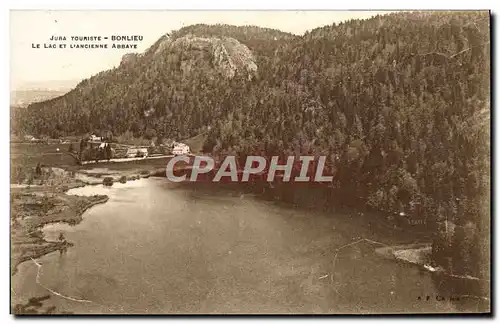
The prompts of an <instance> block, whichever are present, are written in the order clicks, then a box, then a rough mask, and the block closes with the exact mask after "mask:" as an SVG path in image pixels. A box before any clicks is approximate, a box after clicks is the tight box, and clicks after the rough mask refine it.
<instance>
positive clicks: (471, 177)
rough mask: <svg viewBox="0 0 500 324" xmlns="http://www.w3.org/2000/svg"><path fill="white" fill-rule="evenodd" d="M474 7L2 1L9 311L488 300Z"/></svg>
mask: <svg viewBox="0 0 500 324" xmlns="http://www.w3.org/2000/svg"><path fill="white" fill-rule="evenodd" d="M490 19H491V17H490V12H488V11H391V12H386V11H160V10H157V11H146V10H142V11H140V10H123V11H118V10H116V11H114V10H105V11H98V10H95V11H91V10H89V11H85V10H73V11H57V10H52V11H51V10H12V11H11V12H10V36H11V37H10V54H11V57H10V62H11V78H10V81H11V82H10V87H11V89H10V94H11V100H10V134H11V138H10V140H11V141H10V157H11V169H10V205H11V214H10V244H11V254H10V269H11V284H10V286H11V288H10V289H11V292H10V295H11V313H12V314H15V315H26V314H144V315H151V314H164V315H174V314H249V315H252V314H284V315H288V314H330V315H335V314H349V315H368V314H408V315H409V314H457V313H477V314H488V313H490V312H491V304H490V299H491V291H490V287H491V273H490V269H491V262H490V257H491V248H490V241H491V228H490V225H491V222H490V206H491V202H490V149H491V145H490V65H491V63H490V60H491V57H490V48H491V45H490Z"/></svg>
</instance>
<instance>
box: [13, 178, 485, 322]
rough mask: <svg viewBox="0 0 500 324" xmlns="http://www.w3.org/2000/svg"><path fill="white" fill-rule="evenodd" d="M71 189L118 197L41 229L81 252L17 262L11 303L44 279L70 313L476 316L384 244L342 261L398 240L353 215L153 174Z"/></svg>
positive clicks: (470, 303) (33, 292)
mask: <svg viewBox="0 0 500 324" xmlns="http://www.w3.org/2000/svg"><path fill="white" fill-rule="evenodd" d="M68 193H69V194H75V195H92V194H106V195H108V196H109V197H110V199H109V201H108V202H107V203H105V204H101V205H97V206H95V207H92V208H91V209H89V210H88V211H86V212H85V213H84V215H83V216H84V219H83V221H82V222H81V223H80V224H78V225H76V226H69V225H65V224H53V225H48V226H46V227H45V229H44V231H45V235H46V237H47V239H49V240H55V239H57V236H58V235H59V233H60V232H61V231H62V232H64V233H65V235H66V238H67V239H68V240H69V241H71V242H73V243H75V246H74V247H72V248H70V249H69V250H68V251H67V253H65V254H62V255H61V254H60V253H58V252H56V253H51V254H49V255H46V256H44V257H42V258H40V259H38V260H37V261H38V262H39V263H40V264H41V265H42V266H41V268H40V270H39V267H38V266H37V265H36V264H35V263H34V262H25V263H23V264H21V265H20V266H19V271H18V273H17V274H16V275H14V276H13V278H12V302H13V304H15V303H18V302H26V300H27V299H28V298H30V297H33V296H42V295H46V294H48V293H49V292H48V291H47V290H45V289H44V288H43V287H42V286H41V285H39V284H37V283H36V276H37V272H38V271H39V282H40V283H41V284H42V285H43V286H45V287H47V288H49V289H51V290H53V291H55V292H57V293H58V294H60V295H61V296H57V295H54V294H51V296H52V297H51V298H50V299H49V300H48V301H47V303H46V304H47V306H52V305H53V306H56V308H57V311H70V312H74V313H127V314H130V313H204V314H207V313H379V312H384V313H387V312H389V313H398V312H453V311H461V310H462V311H463V310H468V311H477V310H478V309H477V307H478V305H477V301H474V300H467V301H462V302H459V303H457V302H453V301H450V300H448V299H447V300H444V301H436V296H443V291H442V289H439V285H437V284H436V280H435V278H433V276H435V275H432V274H431V273H428V272H425V271H421V270H420V269H419V268H418V267H416V266H413V265H410V264H405V263H400V262H394V261H392V260H387V259H384V258H382V257H380V256H379V255H378V254H376V253H375V248H377V247H380V246H381V245H377V244H373V243H369V242H361V243H358V244H354V245H351V246H348V247H346V248H343V249H341V250H340V251H339V252H338V255H337V257H336V258H335V254H336V253H337V252H336V250H337V249H338V248H340V247H342V246H344V245H346V244H349V243H352V242H355V241H357V240H360V239H362V238H367V239H370V240H375V241H379V242H381V243H394V242H390V241H389V240H391V241H394V238H391V237H390V235H389V234H388V233H375V230H374V229H373V228H372V227H371V226H370V224H369V222H366V221H362V220H359V219H356V218H350V217H349V216H348V215H343V214H335V213H332V212H330V213H321V212H318V211H308V210H298V209H293V208H290V207H285V206H280V205H278V204H276V203H273V202H267V201H262V200H259V199H257V198H255V197H252V196H250V195H240V194H236V193H234V192H233V193H230V192H207V191H196V190H188V189H179V188H177V189H176V188H172V187H169V184H168V183H167V181H166V180H165V179H153V178H150V179H141V180H138V181H133V182H128V183H126V184H120V183H115V184H114V185H113V187H110V188H108V187H103V186H102V185H99V186H87V187H83V188H77V189H72V190H70V191H69V192H68ZM407 243H409V242H407ZM445 293H446V292H445ZM427 296H430V299H429V300H426V299H427ZM65 297H69V298H71V299H72V300H70V299H68V298H65ZM419 297H420V298H421V299H420V300H419ZM445 297H446V296H445ZM75 300H81V301H75Z"/></svg>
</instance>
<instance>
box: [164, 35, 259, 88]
mask: <svg viewBox="0 0 500 324" xmlns="http://www.w3.org/2000/svg"><path fill="white" fill-rule="evenodd" d="M172 53H182V56H183V59H182V61H181V62H180V68H181V70H182V72H183V74H185V75H189V74H191V73H192V70H193V69H194V68H195V66H196V64H198V63H199V62H200V60H203V61H208V62H210V63H211V64H212V65H213V67H214V68H215V69H216V70H217V71H218V72H219V73H220V74H221V75H222V76H224V77H225V78H228V79H232V78H233V77H234V76H235V75H236V74H237V73H243V74H245V75H247V76H248V78H249V79H251V78H253V76H255V74H256V73H257V69H258V67H257V64H256V63H255V58H254V56H253V53H252V51H251V50H250V49H249V48H248V47H247V46H246V45H244V44H241V43H240V42H239V41H237V40H236V39H234V38H231V37H223V38H217V37H196V36H193V35H186V36H183V37H180V38H177V39H174V40H171V39H168V38H167V39H165V40H164V41H163V42H161V43H160V44H159V46H158V48H157V49H156V51H155V55H168V54H172Z"/></svg>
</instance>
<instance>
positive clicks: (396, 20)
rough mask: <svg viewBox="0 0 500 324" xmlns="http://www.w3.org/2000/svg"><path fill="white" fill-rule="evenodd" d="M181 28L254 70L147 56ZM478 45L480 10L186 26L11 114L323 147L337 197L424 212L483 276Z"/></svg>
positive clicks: (440, 245) (249, 145) (485, 30)
mask: <svg viewBox="0 0 500 324" xmlns="http://www.w3.org/2000/svg"><path fill="white" fill-rule="evenodd" d="M187 34H193V35H197V36H204V37H207V36H217V37H223V36H228V37H233V38H235V39H237V40H239V41H240V42H242V43H243V44H245V45H247V46H248V47H249V48H250V49H251V50H252V51H253V52H254V54H255V56H256V62H257V65H258V75H257V76H256V77H255V78H253V79H252V80H251V81H249V80H248V78H247V77H246V76H245V75H244V74H239V75H236V77H234V78H232V79H225V78H221V77H220V76H218V75H217V74H216V73H215V72H214V69H213V66H212V63H211V62H212V61H211V59H210V57H209V56H210V53H207V52H204V51H198V50H189V49H188V50H186V51H175V50H174V51H166V52H165V51H164V52H161V51H160V55H159V54H158V49H159V48H160V47H161V46H162V42H164V41H165V40H167V39H169V37H170V38H173V39H175V38H176V37H181V36H183V35H187ZM489 49H490V45H489V14H488V13H487V12H482V13H481V12H449V13H448V12H439V13H433V12H424V13H397V14H390V15H384V16H377V17H374V18H371V19H368V20H352V21H348V22H345V23H342V24H339V25H331V26H326V27H322V28H318V29H315V30H312V31H310V32H308V33H306V34H305V35H304V36H301V37H295V36H292V35H290V34H286V33H281V32H279V31H276V30H269V29H262V28H258V27H251V26H244V27H235V26H228V25H217V26H206V25H195V26H189V27H186V28H183V29H181V30H179V31H176V32H173V33H172V35H170V36H164V37H163V38H162V39H160V40H159V41H158V42H157V43H156V44H154V45H153V46H152V47H151V48H150V49H149V50H148V51H146V53H144V54H143V55H135V56H132V57H128V58H127V60H123V61H122V63H121V65H120V66H119V67H117V68H115V69H113V70H110V71H106V72H102V73H100V74H98V75H96V76H93V77H92V78H90V79H89V80H85V81H83V82H82V83H81V84H79V85H78V87H77V88H76V89H74V90H73V91H71V92H70V93H68V94H67V95H65V96H63V97H60V98H57V99H53V100H50V101H46V102H43V103H40V104H34V105H31V106H30V107H29V108H28V109H27V110H26V112H24V113H22V114H21V115H19V114H17V115H16V118H15V121H17V123H16V122H14V123H13V125H14V126H15V127H17V128H16V130H17V131H24V132H30V133H36V134H42V133H43V134H49V135H52V136H58V135H63V134H80V133H83V132H88V131H92V130H94V131H95V130H107V129H110V130H111V131H112V132H113V133H114V134H122V133H124V132H126V131H130V132H133V134H134V135H136V136H150V135H151V134H152V133H153V131H154V133H155V134H156V135H158V136H159V137H170V138H175V139H180V138H187V137H191V136H194V135H197V134H199V133H201V132H207V131H208V139H207V141H206V143H205V146H204V149H205V151H210V152H214V153H223V154H224V153H237V154H241V155H246V154H250V153H255V152H256V150H260V151H265V152H266V154H269V155H271V154H276V153H283V154H298V153H313V154H322V155H328V156H330V157H331V159H330V161H331V163H334V164H335V165H334V167H335V169H336V170H337V177H336V180H337V184H338V189H340V190H339V191H338V192H339V195H341V200H342V201H343V202H346V203H352V204H357V203H359V202H364V203H366V204H367V205H369V206H371V207H372V208H374V209H376V210H381V211H386V212H390V213H399V212H405V213H407V214H410V215H415V217H423V218H425V220H426V221H427V223H428V224H430V225H429V226H430V227H431V228H432V230H433V231H435V233H437V234H438V235H436V239H435V245H434V249H433V251H434V258H435V260H436V261H437V262H438V263H439V264H441V265H444V266H446V267H448V268H450V269H452V270H454V271H457V272H467V273H470V274H473V275H481V276H483V275H485V274H486V273H487V271H488V268H487V267H485V268H481V269H480V268H479V267H478V266H479V265H488V264H489V262H488V260H487V258H488V251H489V231H490V228H489V222H488V220H489V208H490V207H489V177H490V174H489V168H490V164H489V162H490V160H489V156H490V151H489V150H490V143H489V137H490V133H489V115H490V75H489V71H490V54H489V53H490V51H489ZM186 61H187V62H188V64H190V65H191V66H192V67H193V68H191V69H189V73H187V72H186V70H185V69H183V68H182V66H183V64H185V63H183V62H186ZM456 247H460V248H456ZM478 258H480V259H481V260H483V261H481V262H477V261H478ZM464 260H465V261H464ZM464 262H465V263H464ZM464 264H465V265H464ZM459 267H462V268H461V269H459Z"/></svg>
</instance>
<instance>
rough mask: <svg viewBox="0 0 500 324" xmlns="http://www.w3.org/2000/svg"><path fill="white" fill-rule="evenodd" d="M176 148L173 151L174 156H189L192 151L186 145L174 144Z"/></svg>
mask: <svg viewBox="0 0 500 324" xmlns="http://www.w3.org/2000/svg"><path fill="white" fill-rule="evenodd" d="M173 146H174V148H173V149H172V154H173V155H185V154H189V153H190V152H191V151H190V150H189V146H187V145H186V144H184V143H174V145H173Z"/></svg>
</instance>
